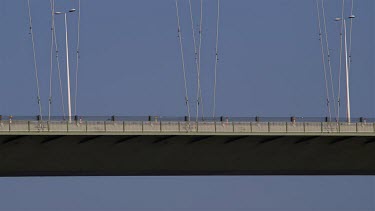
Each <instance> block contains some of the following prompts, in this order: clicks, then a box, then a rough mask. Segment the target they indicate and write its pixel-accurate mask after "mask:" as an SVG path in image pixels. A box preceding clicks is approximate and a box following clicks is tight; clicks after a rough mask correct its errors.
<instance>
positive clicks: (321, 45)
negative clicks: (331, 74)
mask: <svg viewBox="0 0 375 211" xmlns="http://www.w3.org/2000/svg"><path fill="white" fill-rule="evenodd" d="M316 10H317V15H318V26H319V41H320V48H321V51H322V63H323V70H324V81H325V87H326V101H327V109H328V115H329V118H330V120H331V118H332V114H331V106H330V101H329V98H330V97H329V88H328V80H327V68H326V61H325V53H324V45H323V34H322V24H321V19H320V9H319V0H316Z"/></svg>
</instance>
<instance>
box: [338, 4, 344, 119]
mask: <svg viewBox="0 0 375 211" xmlns="http://www.w3.org/2000/svg"><path fill="white" fill-rule="evenodd" d="M344 12H345V0H342V11H341V26H340V63H339V78H338V81H339V82H338V90H337V91H338V94H337V121H340V107H341V72H342V51H343V46H342V42H343V28H344Z"/></svg>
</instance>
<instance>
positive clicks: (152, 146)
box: [0, 135, 375, 176]
mask: <svg viewBox="0 0 375 211" xmlns="http://www.w3.org/2000/svg"><path fill="white" fill-rule="evenodd" d="M151 175H164V176H168V175H375V138H374V137H366V136H362V137H356V136H353V137H351V136H343V137H341V136H287V135H286V136H256V135H251V136H232V135H223V136H211V135H92V136H91V135H2V136H0V176H151Z"/></svg>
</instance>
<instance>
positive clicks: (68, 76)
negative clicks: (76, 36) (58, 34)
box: [55, 9, 76, 122]
mask: <svg viewBox="0 0 375 211" xmlns="http://www.w3.org/2000/svg"><path fill="white" fill-rule="evenodd" d="M75 11H76V9H70V10H69V11H68V12H55V14H56V15H62V14H64V19H65V47H66V77H67V83H68V118H69V122H71V121H72V104H71V99H70V70H69V43H68V22H67V14H68V13H72V12H75Z"/></svg>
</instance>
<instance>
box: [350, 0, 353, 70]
mask: <svg viewBox="0 0 375 211" xmlns="http://www.w3.org/2000/svg"><path fill="white" fill-rule="evenodd" d="M353 9H354V0H352V5H351V10H350V15H353ZM352 33H353V18H350V29H349V70H350V67H351V65H352Z"/></svg>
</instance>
